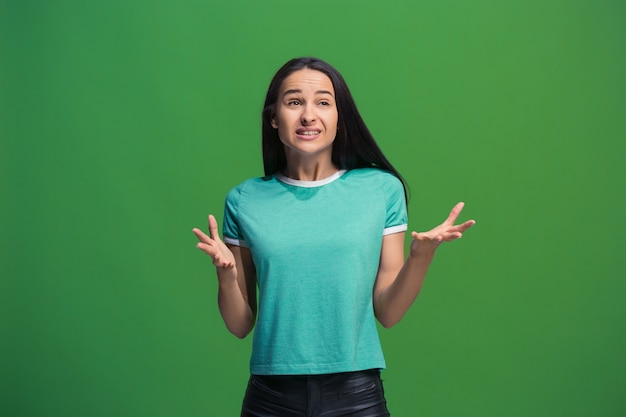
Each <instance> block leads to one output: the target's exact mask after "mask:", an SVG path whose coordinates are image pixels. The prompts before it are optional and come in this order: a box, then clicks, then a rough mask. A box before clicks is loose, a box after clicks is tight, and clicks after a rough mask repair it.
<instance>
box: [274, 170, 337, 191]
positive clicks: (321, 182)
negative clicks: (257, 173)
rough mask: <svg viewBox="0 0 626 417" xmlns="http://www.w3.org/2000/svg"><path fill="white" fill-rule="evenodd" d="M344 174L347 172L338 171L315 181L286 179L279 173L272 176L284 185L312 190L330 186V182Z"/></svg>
mask: <svg viewBox="0 0 626 417" xmlns="http://www.w3.org/2000/svg"><path fill="white" fill-rule="evenodd" d="M346 172H347V170H345V169H340V170H339V171H337V172H335V173H334V174H333V175H331V176H330V177H326V178H323V179H321V180H316V181H304V180H294V179H293V178H289V177H286V176H285V175H283V174H281V173H276V174H274V176H275V177H276V179H277V180H278V181H280V182H284V183H285V184H289V185H295V186H296V187H305V188H313V187H321V186H322V185H326V184H330V183H331V182H333V181H335V180H336V179H337V178H339V177H341V176H342V175H343V174H345V173H346Z"/></svg>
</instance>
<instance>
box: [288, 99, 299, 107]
mask: <svg viewBox="0 0 626 417" xmlns="http://www.w3.org/2000/svg"><path fill="white" fill-rule="evenodd" d="M300 104H301V103H300V100H296V99H293V100H288V101H287V105H288V106H299V105H300Z"/></svg>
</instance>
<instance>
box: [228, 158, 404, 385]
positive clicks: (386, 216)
mask: <svg viewBox="0 0 626 417" xmlns="http://www.w3.org/2000/svg"><path fill="white" fill-rule="evenodd" d="M406 229H407V212H406V202H405V195H404V189H403V187H402V183H401V182H400V180H399V179H398V178H397V177H395V176H394V175H392V174H390V173H389V172H386V171H383V170H380V169H376V168H361V169H353V170H350V171H339V172H337V173H336V174H334V175H333V176H331V177H329V178H325V179H323V180H320V181H299V180H293V179H290V178H287V177H285V176H282V175H280V174H277V175H273V176H268V177H264V178H253V179H250V180H247V181H245V182H243V183H242V184H240V185H239V186H237V187H235V188H234V189H233V190H231V191H230V192H229V194H228V196H227V198H226V207H225V216H224V228H223V233H224V241H225V242H226V243H230V244H234V245H238V246H245V247H248V248H249V249H250V252H251V253H252V257H253V260H254V264H255V266H256V270H257V283H258V289H259V310H258V318H257V323H256V327H255V330H254V339H253V347H252V356H251V359H250V371H251V373H252V374H260V375H301V374H325V373H335V372H348V371H358V370H364V369H374V368H380V369H382V368H385V360H384V357H383V353H382V349H381V346H380V340H379V338H378V331H377V328H376V319H375V317H374V308H373V302H372V295H373V288H374V281H375V279H376V273H377V271H378V264H379V258H380V249H381V244H382V238H383V236H384V235H386V234H391V233H398V232H403V231H405V230H406Z"/></svg>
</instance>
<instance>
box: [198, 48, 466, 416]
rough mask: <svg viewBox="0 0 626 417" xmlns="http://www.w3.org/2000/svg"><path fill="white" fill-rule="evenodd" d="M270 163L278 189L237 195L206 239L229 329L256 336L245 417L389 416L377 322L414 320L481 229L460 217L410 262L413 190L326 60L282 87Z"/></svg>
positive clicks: (270, 123)
mask: <svg viewBox="0 0 626 417" xmlns="http://www.w3.org/2000/svg"><path fill="white" fill-rule="evenodd" d="M263 162H264V168H265V176H264V177H262V178H253V179H250V180H247V181H245V182H243V183H242V184H240V185H239V186H237V187H235V188H234V189H233V190H231V191H230V193H229V194H228V196H227V198H226V206H225V215H224V230H223V236H224V240H223V241H222V240H221V239H220V237H219V234H218V227H217V222H216V220H215V217H214V216H212V215H209V234H208V235H207V234H205V233H203V232H202V231H201V230H199V229H193V232H194V233H195V235H196V236H197V238H198V241H199V242H198V243H197V247H198V248H199V249H200V250H202V251H203V252H205V253H206V254H207V255H209V256H210V257H211V258H212V260H213V264H214V265H215V267H216V270H217V276H218V282H219V296H218V304H219V309H220V312H221V314H222V317H223V319H224V322H225V323H226V326H227V327H228V329H229V330H230V331H231V332H232V333H233V334H235V335H236V336H237V337H240V338H243V337H245V336H246V335H247V334H248V333H249V332H250V331H251V330H252V329H253V328H254V329H255V330H254V339H253V348H252V356H251V360H250V370H251V377H250V380H249V383H248V388H247V390H246V394H245V397H244V401H243V407H242V413H241V415H242V416H281V417H284V416H326V417H337V416H348V415H349V416H362V417H365V416H368V417H370V416H371V417H374V416H388V415H389V412H388V410H387V406H386V401H385V398H384V392H383V387H382V384H381V380H380V370H381V369H384V368H385V360H384V358H383V354H382V350H381V346H380V341H379V338H378V333H377V328H376V320H378V321H379V322H380V323H381V324H382V325H383V326H385V327H391V326H393V325H394V324H396V323H397V322H398V321H400V319H401V318H402V316H403V315H404V313H405V312H406V311H407V309H408V308H409V307H410V305H411V304H412V303H413V301H414V300H415V298H416V297H417V295H418V293H419V291H420V288H421V287H422V282H423V280H424V276H425V275H426V271H427V270H428V267H429V265H430V263H431V261H432V260H433V256H434V254H435V250H436V249H437V247H438V246H439V245H440V244H441V243H442V242H447V241H451V240H454V239H458V238H460V237H461V236H462V234H463V232H465V231H466V230H467V229H468V228H469V227H471V226H472V225H473V224H474V221H473V220H468V221H466V222H464V223H461V224H459V225H455V224H454V223H455V221H456V218H457V217H458V215H459V213H460V212H461V209H462V208H463V203H459V204H457V205H456V206H455V207H454V208H453V209H452V211H451V213H450V215H449V216H448V218H447V219H446V220H445V221H444V222H443V223H442V224H441V225H439V226H437V227H435V228H434V229H432V230H430V231H428V232H424V233H416V232H412V234H411V236H412V242H411V246H410V253H409V255H408V257H407V258H406V260H405V254H404V237H405V232H406V230H407V210H406V192H405V187H404V183H403V181H402V179H401V177H400V175H399V174H398V172H397V171H396V170H395V169H394V168H393V166H392V165H391V164H390V163H389V161H388V160H387V159H386V158H385V156H384V155H383V153H382V152H381V150H380V148H379V147H378V145H377V144H376V142H375V141H374V138H373V137H372V135H371V133H370V132H369V130H368V129H367V127H366V125H365V123H364V122H363V120H362V118H361V116H360V115H359V112H358V110H357V107H356V105H355V103H354V100H353V99H352V95H351V94H350V91H349V90H348V87H347V85H346V83H345V81H344V79H343V77H342V76H341V75H340V74H339V72H337V70H335V69H334V68H333V67H332V66H330V65H329V64H328V63H326V62H324V61H321V60H319V59H316V58H298V59H293V60H291V61H289V62H287V63H286V64H285V65H284V66H283V67H282V68H281V69H280V70H279V71H278V72H277V73H276V75H275V76H274V78H273V79H272V81H271V83H270V86H269V90H268V93H267V97H266V100H265V108H264V110H263ZM257 288H258V291H259V297H258V308H257V294H256V291H257ZM255 326H256V327H255Z"/></svg>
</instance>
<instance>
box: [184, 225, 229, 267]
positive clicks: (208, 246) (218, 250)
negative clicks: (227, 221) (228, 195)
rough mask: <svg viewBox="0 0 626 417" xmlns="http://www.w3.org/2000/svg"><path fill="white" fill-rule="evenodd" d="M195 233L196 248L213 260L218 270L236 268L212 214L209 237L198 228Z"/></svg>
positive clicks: (194, 230)
mask: <svg viewBox="0 0 626 417" xmlns="http://www.w3.org/2000/svg"><path fill="white" fill-rule="evenodd" d="M193 233H194V234H195V235H196V237H197V238H198V243H197V244H196V247H197V248H198V249H200V250H201V251H202V252H204V253H206V254H207V255H209V256H210V257H211V259H213V265H215V266H216V267H217V268H226V269H230V268H234V267H235V257H234V255H233V253H232V252H231V251H230V249H228V247H227V246H226V244H225V243H224V242H222V240H221V239H220V235H219V233H218V232H217V221H216V220H215V217H214V216H213V215H212V214H209V236H207V235H206V234H205V233H204V232H202V230H200V229H197V228H194V229H193Z"/></svg>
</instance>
